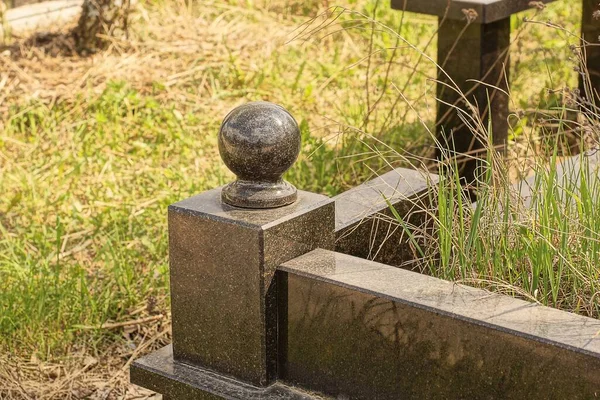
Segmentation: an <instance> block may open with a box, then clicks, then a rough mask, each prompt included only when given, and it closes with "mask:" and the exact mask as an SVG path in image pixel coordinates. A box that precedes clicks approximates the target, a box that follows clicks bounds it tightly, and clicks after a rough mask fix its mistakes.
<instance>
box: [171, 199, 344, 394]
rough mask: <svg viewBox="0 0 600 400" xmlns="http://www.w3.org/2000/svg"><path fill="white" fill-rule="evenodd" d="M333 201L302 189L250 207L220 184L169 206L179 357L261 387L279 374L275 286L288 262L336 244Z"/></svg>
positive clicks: (175, 341)
mask: <svg viewBox="0 0 600 400" xmlns="http://www.w3.org/2000/svg"><path fill="white" fill-rule="evenodd" d="M334 223H335V222H334V203H333V201H332V200H331V199H329V198H327V197H325V196H321V195H316V194H312V193H307V192H302V191H300V192H299V193H298V201H296V202H295V203H294V204H292V205H289V206H285V207H280V208H275V209H270V210H251V209H243V208H236V207H231V206H228V205H226V204H223V203H222V202H221V188H218V189H214V190H211V191H208V192H205V193H202V194H200V195H197V196H194V197H191V198H189V199H186V200H183V201H181V202H179V203H176V204H173V205H172V206H170V207H169V253H170V269H171V309H172V316H173V351H174V356H175V359H176V360H177V361H181V362H187V363H190V364H192V365H198V366H202V367H204V368H207V369H211V370H214V371H217V372H220V373H222V374H224V375H228V376H232V377H235V378H236V379H238V380H241V381H245V382H248V383H251V384H254V385H257V386H261V385H266V384H268V383H270V382H272V381H273V380H274V379H275V376H276V360H277V354H276V353H277V345H276V340H277V323H276V287H275V285H274V279H273V275H274V273H275V269H276V268H277V266H279V265H280V264H281V263H282V262H285V261H288V260H290V259H292V258H294V257H296V256H299V255H301V254H304V253H307V252H308V251H310V250H313V249H315V248H329V249H332V248H333V245H334V237H333V231H334Z"/></svg>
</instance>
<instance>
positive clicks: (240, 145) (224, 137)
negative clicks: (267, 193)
mask: <svg viewBox="0 0 600 400" xmlns="http://www.w3.org/2000/svg"><path fill="white" fill-rule="evenodd" d="M219 152H220V153H221V158H222V159H223V161H224V162H225V165H227V167H228V168H229V169H230V170H231V171H232V172H233V173H234V174H235V175H236V176H237V177H238V179H240V180H243V181H254V182H276V181H278V180H279V179H281V176H282V175H283V174H284V172H285V171H287V170H288V169H289V168H290V167H291V166H292V165H293V164H294V162H295V161H296V159H297V158H298V154H299V153H300V129H299V128H298V124H297V123H296V120H295V119H294V117H292V115H291V114H290V113H289V112H288V111H287V110H286V109H284V108H283V107H281V106H279V105H277V104H273V103H268V102H265V101H257V102H253V103H248V104H244V105H242V106H239V107H237V108H235V109H234V110H233V111H231V112H230V113H229V114H228V115H227V116H226V117H225V119H224V120H223V123H222V124H221V129H220V131H219Z"/></svg>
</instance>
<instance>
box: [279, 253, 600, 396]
mask: <svg viewBox="0 0 600 400" xmlns="http://www.w3.org/2000/svg"><path fill="white" fill-rule="evenodd" d="M280 271H281V272H280V275H279V277H278V279H280V280H281V281H282V283H281V284H280V287H285V288H286V293H287V302H286V304H285V306H282V307H280V310H281V313H280V332H281V333H280V336H281V338H280V347H281V348H282V349H284V350H281V351H280V357H281V360H280V362H281V367H280V374H281V376H282V379H284V380H285V381H286V382H289V383H290V384H293V385H301V386H303V387H306V388H309V389H311V390H317V391H321V392H324V393H327V394H329V395H332V396H341V397H339V398H344V396H347V397H346V398H352V399H373V398H377V399H380V400H383V399H398V398H402V399H423V398H453V399H454V398H469V399H492V398H501V399H523V398H529V397H531V395H532V394H535V395H536V396H537V397H540V398H544V399H566V398H569V399H588V398H593V397H594V396H596V395H597V394H598V393H600V321H598V320H596V319H591V318H585V317H582V316H578V315H574V314H571V313H567V312H562V311H559V310H556V309H552V308H548V307H543V306H540V305H536V304H533V303H528V302H526V301H522V300H518V299H514V298H511V297H507V296H503V295H499V294H492V293H489V292H486V291H484V290H480V289H476V288H471V287H466V286H462V285H457V284H454V283H451V282H446V281H443V280H439V279H436V278H432V277H429V276H426V275H421V274H417V273H414V272H410V271H406V270H402V269H398V268H393V267H390V266H387V265H383V264H379V263H375V262H371V261H367V260H363V259H359V258H356V257H351V256H348V255H344V254H339V253H334V252H330V251H325V250H315V251H313V252H311V253H308V254H306V255H304V256H301V257H298V258H296V259H294V260H291V261H289V262H286V263H284V264H283V265H282V266H281V268H280ZM281 301H283V299H280V302H281Z"/></svg>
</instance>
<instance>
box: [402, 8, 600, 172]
mask: <svg viewBox="0 0 600 400" xmlns="http://www.w3.org/2000/svg"><path fill="white" fill-rule="evenodd" d="M552 1H554V0H543V1H531V0H392V2H391V4H392V8H393V9H396V10H403V11H409V12H415V13H420V14H428V15H434V16H437V17H438V49H437V60H438V61H437V62H438V66H439V68H438V76H437V78H438V81H439V82H440V83H438V85H437V97H438V99H439V101H438V108H437V118H436V133H437V135H438V141H439V142H440V143H441V144H442V145H444V144H446V143H448V146H447V147H448V148H447V149H444V146H442V149H444V150H450V151H454V150H455V151H456V152H457V153H469V152H471V153H472V154H473V153H477V152H478V151H479V152H482V150H483V147H484V145H483V143H482V141H481V140H480V139H481V138H477V137H474V135H473V133H472V131H471V129H469V127H467V126H465V124H464V123H463V121H462V120H461V119H460V117H459V116H458V114H459V113H458V112H457V111H456V110H455V109H454V106H458V107H460V108H461V109H465V107H464V102H463V101H462V100H461V96H460V94H459V93H458V92H457V91H455V90H453V89H452V87H457V88H458V89H459V90H460V92H462V93H463V94H465V95H466V97H467V98H468V100H469V101H470V102H471V103H472V104H477V105H478V107H479V112H480V117H481V119H482V121H483V124H484V125H485V127H486V128H487V126H488V122H489V121H490V115H491V128H492V136H493V138H492V142H493V144H494V145H495V146H497V148H498V149H499V150H500V151H502V150H503V148H504V146H505V144H506V141H507V138H508V131H509V123H508V116H509V104H508V101H509V99H508V96H507V94H506V93H505V92H506V91H507V90H508V87H509V83H510V76H509V66H510V54H509V45H510V34H511V29H510V18H511V16H512V15H513V14H516V13H519V12H521V11H525V10H528V9H532V8H535V7H536V6H537V5H540V4H545V3H550V2H552ZM565 1H567V0H565ZM568 1H572V0H568ZM582 2H583V15H582V35H583V36H584V38H585V39H586V40H588V41H589V42H592V43H598V37H599V36H600V22H599V21H598V20H597V19H594V17H593V13H594V11H597V10H599V9H600V5H599V4H598V3H599V2H598V1H596V0H582ZM586 51H587V69H588V71H589V75H590V76H591V85H592V87H593V88H595V90H599V89H600V46H588V47H587V49H586ZM479 82H481V84H480V83H479ZM583 85H584V80H583V78H581V77H580V91H581V93H584V92H585V91H584V90H583ZM494 88H499V89H501V90H495V89H494ZM488 98H489V100H490V101H489V102H488ZM466 112H467V113H468V114H471V113H470V111H468V110H466ZM441 156H442V154H441V151H440V150H438V153H437V157H438V158H440V157H441ZM476 165H477V163H476V161H474V160H472V159H471V160H468V161H466V162H465V163H464V164H463V165H462V175H463V176H464V177H465V178H466V180H467V182H473V180H474V179H473V178H474V174H475V168H476Z"/></svg>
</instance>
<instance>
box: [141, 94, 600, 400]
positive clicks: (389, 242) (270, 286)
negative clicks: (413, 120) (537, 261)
mask: <svg viewBox="0 0 600 400" xmlns="http://www.w3.org/2000/svg"><path fill="white" fill-rule="evenodd" d="M299 141H300V132H299V129H298V126H297V124H296V121H295V120H294V119H293V118H292V117H291V115H290V114H289V113H288V112H287V111H285V110H284V109H283V108H281V107H279V106H275V105H273V104H270V103H264V102H260V103H251V104H248V105H245V106H241V107H239V108H237V109H236V110H234V112H232V113H230V114H229V115H228V116H227V117H226V118H225V122H224V123H223V125H222V127H221V130H220V133H219V144H220V146H219V147H220V149H221V154H222V156H223V158H224V161H225V162H226V164H227V165H228V166H230V167H231V168H232V170H233V171H234V172H235V173H236V175H237V177H238V179H237V180H236V181H235V182H232V183H230V184H229V185H226V186H224V187H220V188H217V189H213V190H209V191H207V192H205V193H201V194H199V195H196V196H193V197H191V198H189V199H186V200H183V201H180V202H178V203H176V204H174V205H172V206H170V207H169V211H168V214H169V253H170V254H169V257H170V269H171V271H170V275H171V313H172V316H173V322H172V323H173V344H172V345H169V346H167V347H165V348H163V349H161V350H159V351H157V352H155V353H153V354H150V355H148V356H146V357H143V358H141V359H139V360H137V361H135V362H134V363H133V364H132V366H131V381H132V382H133V383H136V384H138V385H141V386H144V387H147V388H149V389H152V390H155V391H158V392H160V393H162V394H163V395H164V398H165V399H178V400H187V399H221V398H224V399H280V400H281V399H323V398H337V399H365V400H366V399H369V400H370V399H424V398H453V399H454V398H486V399H487V398H498V399H521V398H529V397H534V396H535V397H541V398H557V399H564V398H569V399H577V398H581V399H587V398H592V397H593V395H594V394H595V393H600V333H599V332H600V322H599V321H598V320H595V319H590V318H584V317H580V316H576V315H574V314H570V313H566V312H561V311H558V310H554V309H549V308H546V307H541V306H537V305H535V304H531V303H527V302H524V301H520V300H515V299H513V298H509V297H506V296H502V295H497V294H490V293H488V292H485V291H482V290H478V289H474V288H469V287H464V286H460V285H455V284H453V283H451V282H445V281H442V280H439V279H436V278H432V277H428V276H425V275H421V274H418V273H414V272H410V271H406V270H403V269H401V268H396V267H394V266H391V265H386V264H381V263H376V262H373V261H368V260H366V259H365V258H367V257H369V258H375V259H384V260H388V261H389V262H390V263H394V264H396V265H403V264H405V263H406V262H407V261H409V258H410V254H409V253H408V252H407V251H406V244H407V241H408V240H407V237H406V235H403V234H402V230H398V229H396V230H394V227H396V228H397V227H398V225H399V222H400V220H401V221H405V223H408V222H410V221H414V220H415V219H416V221H417V222H418V220H419V218H420V217H419V214H418V213H415V212H414V210H415V209H418V208H423V207H424V208H427V207H428V201H429V200H428V197H429V196H428V192H429V190H430V188H431V186H430V185H432V184H434V183H435V181H436V177H435V176H431V175H429V174H427V173H419V172H416V171H410V170H402V169H399V170H395V171H392V172H390V173H388V174H386V175H383V176H381V177H380V178H378V179H376V180H374V181H372V182H368V183H366V184H364V185H361V186H359V187H356V188H354V189H352V190H350V191H348V192H347V193H345V194H342V195H340V196H337V197H336V198H333V199H330V198H327V197H325V196H321V195H317V194H313V193H308V192H304V191H300V190H296V188H295V187H294V186H292V185H291V184H289V183H287V182H285V181H283V180H282V178H281V176H282V174H283V173H284V172H285V170H286V169H287V168H289V167H290V166H291V165H292V163H293V162H294V160H295V158H296V156H297V154H298V151H297V149H299V148H300V146H299V144H300V142H299ZM390 206H393V208H394V211H392V210H391V208H390ZM394 221H395V222H394ZM386 224H387V225H386ZM400 225H401V224H400ZM335 250H337V252H336V251H335ZM342 252H345V253H348V254H342ZM356 256H359V257H356Z"/></svg>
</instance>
